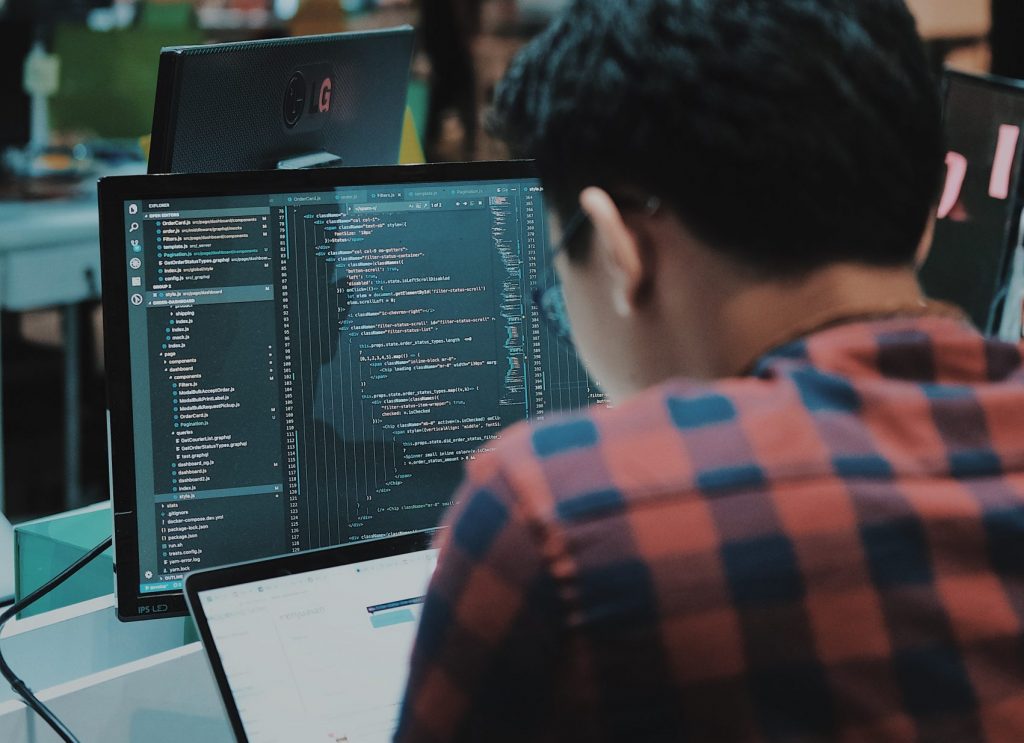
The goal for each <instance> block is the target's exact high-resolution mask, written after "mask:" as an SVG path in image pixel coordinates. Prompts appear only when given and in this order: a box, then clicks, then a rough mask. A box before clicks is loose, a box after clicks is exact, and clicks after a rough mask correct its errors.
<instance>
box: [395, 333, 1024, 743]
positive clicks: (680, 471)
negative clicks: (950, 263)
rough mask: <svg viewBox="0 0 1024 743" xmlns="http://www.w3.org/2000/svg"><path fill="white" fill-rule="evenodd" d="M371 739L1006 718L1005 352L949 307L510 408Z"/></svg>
mask: <svg viewBox="0 0 1024 743" xmlns="http://www.w3.org/2000/svg"><path fill="white" fill-rule="evenodd" d="M448 523H449V525H450V529H448V530H446V532H445V534H444V536H442V538H441V539H442V542H443V544H442V553H441V558H440V562H439V566H438V569H437V572H436V574H435V576H434V579H433V582H432V583H431V586H430V589H429V593H428V596H427V599H426V603H425V605H424V610H423V616H422V620H421V625H420V628H419V636H418V638H417V642H416V646H415V650H414V652H413V660H412V670H411V678H410V681H409V688H408V692H407V696H406V700H405V704H404V707H403V712H402V719H401V723H400V726H399V730H398V733H397V734H396V740H398V741H401V743H427V742H434V741H468V740H473V741H486V742H487V743H496V742H498V741H517V742H518V743H523V742H525V741H531V742H532V741H548V740H552V741H553V740H559V741H577V740H578V741H618V742H621V743H626V742H629V743H633V742H638V741H685V740H702V741H825V740H828V741H849V742H851V743H852V742H854V741H865V742H867V741H999V742H1002V741H1006V742H1007V743H1010V742H1013V743H1019V742H1020V741H1024V365H1022V358H1021V349H1020V348H1018V347H1017V346H1013V345H1009V344H1003V343H998V342H994V341H986V340H985V339H983V338H982V337H981V336H980V335H979V334H978V333H976V332H975V331H974V330H972V329H971V328H970V327H969V326H967V325H966V324H965V323H962V322H960V321H958V320H954V319H949V318H935V317H931V318H918V319H889V320H878V321H870V322H856V323H850V324H847V325H842V326H838V327H833V328H831V329H828V330H824V331H821V332H818V333H815V334H812V335H811V336H809V337H808V338H805V339H803V340H801V341H798V342H795V343H792V344H790V345H787V346H785V347H783V348H780V349H778V350H776V351H774V352H772V353H770V354H769V355H768V356H766V357H765V358H763V359H761V360H760V361H759V362H758V364H757V366H756V369H755V371H754V373H753V374H752V375H751V376H748V377H744V378H737V379H732V380H727V381H722V382H717V383H712V384H697V383H691V382H687V381H676V382H671V383H668V384H665V385H662V386H659V387H657V388H655V389H652V390H650V391H648V392H646V393H644V394H642V395H641V396H639V397H637V398H635V399H633V400H631V401H630V402H628V403H626V404H623V405H622V406H620V407H617V408H612V409H607V410H594V411H588V412H586V413H584V414H581V415H576V416H574V417H567V418H560V419H556V420H553V421H550V422H547V423H544V424H542V425H538V426H533V427H526V426H520V427H516V428H514V429H513V430H511V431H510V432H509V433H508V434H507V435H506V436H505V437H503V439H502V441H501V442H500V443H499V445H498V447H497V449H496V451H494V452H492V453H490V454H487V455H484V456H481V457H480V458H479V459H478V460H477V461H475V462H473V463H472V465H471V466H470V468H469V472H468V475H467V480H466V482H465V484H464V487H463V489H462V490H461V493H460V495H459V497H458V499H457V505H456V506H455V507H454V509H453V511H452V513H451V514H450V515H449V517H448Z"/></svg>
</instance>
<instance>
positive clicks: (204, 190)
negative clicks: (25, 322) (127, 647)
mask: <svg viewBox="0 0 1024 743" xmlns="http://www.w3.org/2000/svg"><path fill="white" fill-rule="evenodd" d="M538 177H539V176H538V173H537V171H536V169H535V167H534V164H533V162H532V161H528V160H507V161H484V162H472V163H441V164H430V165H388V166H376V167H362V168H324V169H320V170H293V171H287V170H266V171H247V172H245V173H242V174H239V173H199V174H196V173H187V174H172V175H136V176H112V177H108V178H103V179H101V180H100V182H99V210H100V259H101V261H100V263H101V275H102V281H103V332H104V350H105V354H104V355H105V364H106V375H107V410H108V421H109V432H108V436H109V441H110V455H109V456H110V475H111V483H110V491H111V501H112V505H113V519H114V525H113V532H114V570H115V589H116V591H115V592H116V607H117V616H118V618H119V619H120V620H121V621H135V620H142V619H157V618H162V617H177V616H185V615H186V614H187V613H188V610H187V607H186V605H185V599H184V595H183V593H182V591H181V590H178V589H176V590H173V591H165V592H154V593H151V594H146V595H142V594H140V592H139V584H140V581H139V545H138V534H137V529H136V524H137V523H138V521H137V504H136V496H135V491H136V483H135V445H134V438H133V429H134V424H133V421H134V418H133V408H132V399H131V393H130V391H131V389H132V375H131V359H130V358H129V332H128V268H127V261H126V260H125V255H126V246H125V211H124V202H125V201H129V200H143V199H164V200H166V199H180V198H193V197H203V196H223V195H226V194H232V195H234V194H238V195H248V194H260V193H266V194H275V193H288V192H306V191H317V190H320V189H322V190H331V189H334V188H347V187H352V186H372V185H383V184H406V183H409V184H416V183H434V182H437V183H440V182H445V181H496V180H517V179H527V178H538Z"/></svg>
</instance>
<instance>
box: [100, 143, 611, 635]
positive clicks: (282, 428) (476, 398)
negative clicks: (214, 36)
mask: <svg viewBox="0 0 1024 743" xmlns="http://www.w3.org/2000/svg"><path fill="white" fill-rule="evenodd" d="M100 194H101V216H102V228H103V235H102V247H103V282H104V292H103V297H104V310H105V312H104V316H105V322H106V332H107V344H106V347H107V353H108V358H107V373H108V383H109V386H110V406H111V416H112V418H111V433H112V447H111V452H112V459H113V491H114V501H115V511H116V515H115V520H116V534H117V580H118V586H119V589H118V590H119V612H120V613H121V615H122V616H123V617H125V618H138V617H140V616H147V615H149V613H150V612H152V611H153V609H154V607H162V611H171V612H180V611H182V610H184V605H183V604H182V603H181V600H180V593H177V592H179V591H180V588H181V582H182V578H183V576H184V575H185V574H186V573H188V572H189V571H191V570H194V569H196V568H200V567H212V566H215V565H222V564H225V563H229V562H237V561H240V560H246V559H251V558H257V557H266V556H270V555H277V554H282V553H288V552H297V551H305V550H308V549H313V548H317V547H324V546H328V545H335V544H340V543H344V542H347V541H355V540H362V539H365V538H368V537H375V536H382V535H387V534H393V533H398V532H405V531H412V530H420V529H426V528H430V527H433V526H436V525H437V523H438V521H439V519H440V518H441V516H442V514H443V512H444V510H445V509H446V508H447V506H448V505H449V504H450V500H451V496H452V493H453V491H454V490H455V488H456V486H457V485H458V483H459V481H460V479H461V477H462V469H463V465H464V463H465V462H466V460H468V459H470V458H471V457H473V456H474V453H475V452H476V451H477V450H478V449H480V448H481V447H483V448H486V447H487V446H488V445H489V444H490V443H491V442H492V441H494V440H495V439H496V438H498V437H499V436H500V435H501V431H502V429H503V428H504V427H505V426H507V425H509V424H511V423H513V422H515V421H518V420H522V419H525V418H534V419H536V418H541V417H543V416H544V415H546V414H547V413H549V412H551V411H555V410H565V409H574V408H580V407H583V406H586V405H589V404H590V403H592V402H595V401H598V400H600V399H602V398H601V394H600V392H598V391H597V390H596V389H595V387H594V386H593V384H592V383H591V381H590V380H589V378H588V377H587V375H586V373H585V371H584V369H583V368H582V366H581V365H580V363H579V361H578V360H577V358H576V357H575V355H574V354H573V353H572V350H571V348H570V347H569V346H568V345H566V344H564V343H563V342H562V340H561V339H560V338H559V337H558V336H557V335H556V333H555V332H553V331H549V329H548V326H547V325H546V323H545V320H544V318H543V316H542V314H541V310H540V309H539V308H538V307H537V306H536V305H535V304H534V303H533V302H532V300H531V296H532V294H533V291H534V289H536V288H538V287H545V286H547V285H548V284H550V283H551V282H552V281H553V269H552V267H551V265H550V262H549V258H548V255H547V250H548V248H547V245H546V239H545V238H546V224H545V210H544V199H543V190H542V187H541V185H540V182H539V181H538V180H537V179H536V177H535V175H534V173H533V170H532V167H531V166H530V165H529V164H526V163H476V164H465V165H453V166H422V167H404V168H402V167H399V168H373V169H327V170H320V171H310V172H294V171H293V172H287V171H279V172H269V173H255V174H252V175H251V176H249V177H247V178H245V179H241V180H240V179H238V177H237V176H235V175H227V174H224V175H216V174H215V175H203V176H160V177H153V176H149V177H129V178H114V179H106V180H104V181H102V182H101V187H100Z"/></svg>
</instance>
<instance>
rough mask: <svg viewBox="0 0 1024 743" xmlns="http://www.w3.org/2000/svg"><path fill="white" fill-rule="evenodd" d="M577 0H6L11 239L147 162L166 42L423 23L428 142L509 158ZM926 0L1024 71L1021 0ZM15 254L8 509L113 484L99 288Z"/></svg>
mask: <svg viewBox="0 0 1024 743" xmlns="http://www.w3.org/2000/svg"><path fill="white" fill-rule="evenodd" d="M595 1H596V0H595ZM602 1H603V0H602ZM607 1H608V2H614V1H615V0H607ZM567 2H568V0H193V1H192V2H180V1H178V0H148V1H147V2H141V1H135V0H0V101H2V104H0V152H3V153H4V156H3V161H2V162H3V165H2V167H0V257H2V255H3V253H4V250H5V248H12V249H13V246H14V244H15V243H16V242H18V241H19V240H22V239H24V234H26V233H25V231H24V230H23V229H21V227H22V226H21V225H20V224H19V222H18V218H19V212H18V210H19V208H20V207H19V205H25V204H32V205H38V204H39V203H41V202H49V203H53V204H54V210H53V215H54V216H53V218H54V220H57V221H59V219H60V212H59V206H58V205H59V203H60V199H61V198H64V197H65V196H66V195H67V193H68V191H69V189H74V188H76V184H78V183H80V182H82V181H87V180H90V179H91V180H94V179H95V176H96V174H97V172H109V169H111V168H115V169H116V168H118V167H121V166H124V167H126V168H127V169H128V170H131V169H132V168H136V169H137V170H141V169H144V167H145V166H144V157H145V153H146V148H147V146H148V143H147V135H148V132H149V131H150V126H151V122H152V114H153V97H154V92H155V88H156V75H157V59H158V54H159V50H160V48H161V47H163V46H170V45H178V44H200V43H208V42H222V41H232V40H243V39H260V38H273V37H279V36H293V35H306V34H317V33H329V32H335V31H356V30H366V29H373V28H381V27H389V26H395V25H399V24H405V23H408V24H411V25H413V26H414V27H415V28H416V29H417V46H416V48H417V52H416V57H415V61H414V64H413V78H412V82H411V85H410V89H409V93H408V106H409V109H410V110H411V112H412V116H413V119H414V121H415V128H416V132H417V134H418V135H419V139H420V141H421V142H422V145H423V150H424V152H425V156H426V159H427V160H430V161H445V160H467V159H501V158H504V157H506V152H505V151H504V149H503V148H502V146H501V144H500V143H498V142H496V141H495V140H493V139H492V138H491V137H489V136H488V134H487V132H486V131H485V130H484V128H483V123H482V122H483V119H484V116H485V113H486V108H487V104H488V101H489V100H490V98H491V95H492V93H493V89H494V87H495V84H496V83H497V81H498V80H499V79H500V78H501V76H502V74H503V72H504V70H505V69H506V67H507V65H508V63H509V61H510V59H511V58H512V57H513V56H514V54H515V53H516V51H517V50H518V49H519V48H520V47H521V46H522V45H523V44H524V43H526V42H527V41H528V40H529V39H530V38H531V37H532V36H533V35H535V34H536V33H537V32H538V31H539V30H540V29H542V28H543V27H544V25H545V24H546V23H547V22H548V21H549V20H550V18H551V17H552V16H553V15H554V14H556V13H557V12H558V11H559V10H560V9H561V8H562V7H563V6H564V5H565V4H567ZM908 4H909V5H910V6H911V9H912V11H913V12H914V13H915V14H916V15H917V17H918V21H919V26H920V29H921V32H922V34H923V36H924V37H925V38H926V40H927V42H928V46H929V51H930V53H931V55H932V59H933V61H934V64H935V66H936V70H938V69H940V68H941V67H942V65H943V64H950V65H952V66H955V67H958V68H961V69H965V70H969V71H978V72H983V71H990V70H991V71H994V72H996V73H998V74H1002V75H1006V76H1011V77H1024V45H1021V44H1019V43H1018V40H1019V38H1020V37H1021V35H1022V32H1024V3H1021V2H1020V0H911V1H910V2H909V3H908ZM34 47H35V48H36V49H37V51H36V52H33V48H34ZM44 50H45V56H38V57H37V58H33V54H38V55H43V51H44ZM53 60H56V61H57V64H56V66H55V65H54V64H53ZM26 61H28V65H26ZM26 89H33V90H36V91H45V93H46V95H47V96H48V99H49V122H48V124H49V127H48V132H49V133H48V134H47V137H48V139H49V141H48V143H47V146H48V150H47V152H46V155H45V156H44V157H42V158H39V157H37V158H34V159H33V160H32V161H31V162H26V161H25V159H24V157H23V156H22V155H20V154H19V153H22V151H23V148H24V145H25V144H26V143H27V142H28V141H29V138H30V136H31V132H32V121H31V113H30V112H31V106H30V97H29V95H28V94H27V93H26ZM37 124H38V122H37ZM19 158H20V159H19ZM41 176H42V177H41ZM42 229H44V230H45V229H49V225H48V224H44V225H43V226H42ZM5 244H6V245H5ZM38 255H44V254H43V253H39V254H38ZM38 255H37V258H38ZM53 260H54V261H59V260H61V259H60V258H59V256H58V255H57V254H56V253H55V254H54V257H53ZM8 263H9V262H8V261H6V260H0V307H2V308H3V312H2V321H0V322H2V324H0V346H2V364H0V375H2V380H3V384H2V395H3V397H2V418H3V424H2V425H3V429H2V430H3V437H4V444H3V450H4V452H5V456H4V462H3V465H4V466H3V475H2V477H3V484H4V494H5V500H6V503H5V506H4V510H5V511H6V513H7V515H8V517H9V518H10V519H11V520H12V521H22V520H25V519H27V518H32V517H36V516H40V515H45V514H48V513H53V512H56V511H60V510H63V509H65V508H68V507H74V506H80V505H85V504H87V503H91V502H95V501H99V500H103V499H105V498H107V459H106V424H105V413H104V392H103V370H102V353H103V349H102V334H101V330H100V323H101V319H100V317H99V310H98V306H97V302H96V301H95V300H92V299H89V298H88V297H85V298H83V297H82V296H80V295H76V294H75V293H71V294H69V295H67V296H62V295H60V294H59V293H51V294H47V293H46V292H45V291H43V292H42V293H40V294H39V296H38V297H24V298H22V297H21V294H19V286H12V285H10V282H11V281H13V279H11V278H10V277H11V276H13V275H14V274H13V271H12V270H11V269H9V267H8ZM52 268H53V265H52V264H47V263H46V261H45V259H40V260H39V261H38V262H37V264H33V265H32V266H28V267H26V266H20V267H19V270H21V271H26V270H27V271H30V272H36V273H37V274H39V278H40V281H39V283H40V285H43V286H45V284H46V277H47V274H48V272H49V271H50V270H51V269H52ZM5 271H7V272H8V273H6V274H5ZM96 281H98V279H96ZM91 289H92V291H91V294H92V295H93V296H95V295H96V294H97V293H98V289H97V288H96V287H91Z"/></svg>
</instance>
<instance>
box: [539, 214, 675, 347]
mask: <svg viewBox="0 0 1024 743" xmlns="http://www.w3.org/2000/svg"><path fill="white" fill-rule="evenodd" d="M615 203H616V204H618V205H619V208H620V209H627V208H634V209H636V208H639V209H642V210H643V212H644V213H645V214H646V215H648V216H653V215H654V214H656V213H657V212H658V210H660V209H661V199H659V198H658V197H657V196H651V197H650V198H647V199H644V200H639V199H635V198H631V197H615ZM589 220H590V218H589V217H588V216H587V213H586V212H585V211H583V209H582V208H579V209H577V210H576V212H575V213H574V214H573V215H572V216H571V217H570V218H569V220H568V221H567V222H566V223H565V226H564V227H563V228H562V234H561V236H560V237H559V239H558V242H556V243H555V244H554V247H552V248H551V254H550V257H549V261H554V259H555V257H557V256H558V255H559V253H564V252H566V249H567V246H568V245H569V244H570V243H571V242H572V241H573V240H575V239H576V236H577V235H578V234H579V232H580V230H582V229H583V226H584V225H586V224H587V222H588V221H589ZM551 273H552V275H553V276H554V280H553V281H552V282H551V284H550V285H549V286H547V287H545V288H540V287H537V288H535V289H534V290H533V303H534V304H535V305H537V309H538V311H539V312H540V316H541V318H542V319H543V320H544V323H545V325H547V327H548V330H550V331H551V332H552V333H554V335H555V336H556V337H557V338H558V339H559V340H560V341H562V342H563V343H564V344H565V345H566V346H567V347H568V349H569V350H570V351H572V352H574V353H575V351H576V344H575V343H574V342H573V339H572V326H571V325H570V323H569V313H568V312H567V310H566V308H565V294H564V293H563V292H562V282H561V281H559V279H558V274H557V272H555V271H552V272H551Z"/></svg>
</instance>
